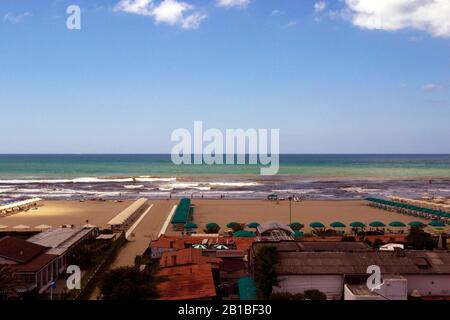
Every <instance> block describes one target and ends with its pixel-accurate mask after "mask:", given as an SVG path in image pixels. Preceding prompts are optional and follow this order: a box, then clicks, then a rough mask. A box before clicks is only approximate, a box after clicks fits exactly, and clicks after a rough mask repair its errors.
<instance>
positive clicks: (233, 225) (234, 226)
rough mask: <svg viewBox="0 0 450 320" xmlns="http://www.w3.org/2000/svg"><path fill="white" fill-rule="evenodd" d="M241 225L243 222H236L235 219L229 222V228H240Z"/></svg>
mask: <svg viewBox="0 0 450 320" xmlns="http://www.w3.org/2000/svg"><path fill="white" fill-rule="evenodd" d="M240 226H241V224H240V223H239V222H235V221H233V222H230V223H228V224H227V228H230V229H234V228H239V227H240Z"/></svg>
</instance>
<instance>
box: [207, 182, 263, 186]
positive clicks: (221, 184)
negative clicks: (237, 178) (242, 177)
mask: <svg viewBox="0 0 450 320" xmlns="http://www.w3.org/2000/svg"><path fill="white" fill-rule="evenodd" d="M207 184H209V185H211V186H214V187H254V186H259V185H261V184H260V183H258V182H209V183H207Z"/></svg>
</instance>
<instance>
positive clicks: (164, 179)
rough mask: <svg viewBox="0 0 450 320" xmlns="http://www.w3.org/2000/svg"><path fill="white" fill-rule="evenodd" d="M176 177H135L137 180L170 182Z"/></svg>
mask: <svg viewBox="0 0 450 320" xmlns="http://www.w3.org/2000/svg"><path fill="white" fill-rule="evenodd" d="M176 180H177V178H157V177H150V176H140V177H138V178H136V179H135V181H137V182H171V181H176Z"/></svg>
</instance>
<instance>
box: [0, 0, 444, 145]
mask: <svg viewBox="0 0 450 320" xmlns="http://www.w3.org/2000/svg"><path fill="white" fill-rule="evenodd" d="M166 1H167V2H166V3H165V5H166V6H165V7H164V6H162V2H161V1H160V0H153V1H150V0H138V2H136V0H122V2H121V1H120V0H104V1H101V0H89V1H87V0H86V1H81V0H71V1H65V0H53V1H47V0H27V1H26V0H0V111H1V118H0V119H2V121H1V122H2V125H1V127H0V137H1V140H0V141H1V142H0V153H116V152H119V153H133V152H138V153H169V152H170V150H171V148H172V146H173V143H172V142H171V141H170V135H171V132H172V131H173V130H174V129H177V128H188V129H191V128H192V127H193V121H194V120H203V122H204V125H205V127H207V128H212V127H214V128H220V129H225V128H244V129H245V128H269V129H270V128H279V129H280V130H281V141H280V144H281V151H282V152H289V153H449V152H450V139H449V138H450V125H449V120H450V22H448V21H450V5H449V4H447V3H448V1H445V0H442V1H441V0H438V1H437V3H436V2H435V3H434V4H426V3H429V2H428V1H422V2H416V1H411V0H395V1H391V0H389V1H391V2H390V3H394V4H395V5H394V6H391V5H390V4H388V3H387V2H385V5H384V6H380V4H381V3H383V2H384V1H387V0H379V1H377V3H378V6H377V5H374V6H372V4H373V3H374V2H373V1H372V4H370V3H369V2H368V0H342V1H338V0H336V1H331V0H330V1H309V0H297V1H295V0H250V1H245V0H228V1H226V0H222V2H219V1H220V0H202V1H199V0H185V1H184V2H182V1H178V0H166ZM414 3H415V4H414ZM417 3H425V4H417ZM70 4H77V5H79V6H80V7H81V8H82V14H81V30H68V29H67V28H66V19H67V17H68V15H67V14H66V8H67V6H68V5H70Z"/></svg>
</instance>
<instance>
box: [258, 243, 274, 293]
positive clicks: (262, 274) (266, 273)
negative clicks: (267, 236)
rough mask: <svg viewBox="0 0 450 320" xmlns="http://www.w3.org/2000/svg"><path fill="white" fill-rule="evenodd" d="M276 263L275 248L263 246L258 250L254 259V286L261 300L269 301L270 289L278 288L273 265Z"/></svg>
mask: <svg viewBox="0 0 450 320" xmlns="http://www.w3.org/2000/svg"><path fill="white" fill-rule="evenodd" d="M277 262H278V253H277V248H276V247H271V246H265V247H262V248H261V249H259V250H258V253H257V254H256V257H255V285H256V288H257V290H258V295H259V297H260V298H261V299H264V300H269V298H270V296H271V294H272V288H273V287H274V286H278V282H279V281H278V277H277V274H276V271H275V265H276V264H277Z"/></svg>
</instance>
